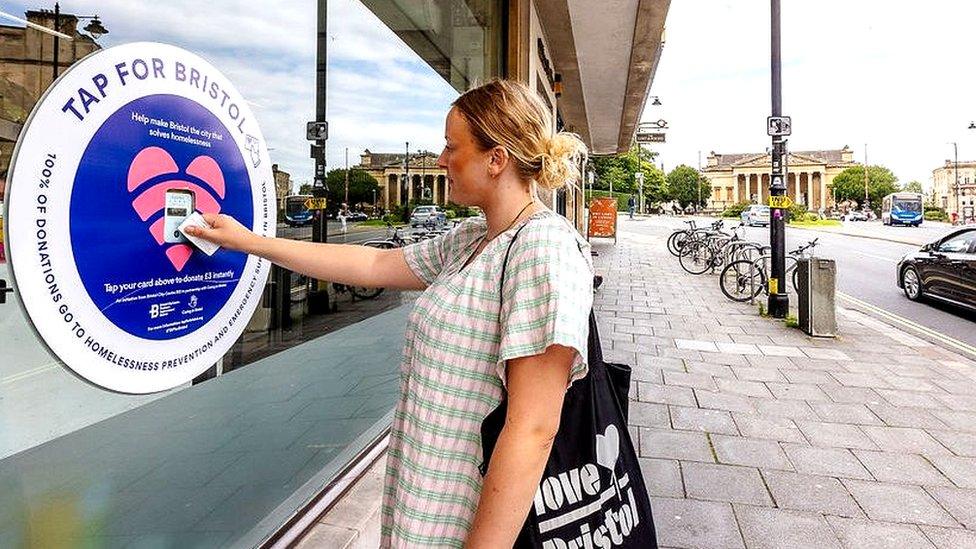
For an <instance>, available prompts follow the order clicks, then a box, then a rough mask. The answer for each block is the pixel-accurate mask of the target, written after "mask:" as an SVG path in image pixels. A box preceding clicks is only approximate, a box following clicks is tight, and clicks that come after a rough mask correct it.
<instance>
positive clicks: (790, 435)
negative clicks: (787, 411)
mask: <svg viewBox="0 0 976 549" xmlns="http://www.w3.org/2000/svg"><path fill="white" fill-rule="evenodd" d="M732 419H733V421H735V424H736V426H737V427H738V428H739V432H740V433H742V436H745V437H750V438H764V439H768V440H778V441H781V442H797V443H806V442H807V440H806V438H804V436H803V433H802V432H801V431H800V429H799V428H797V426H796V424H795V423H794V422H793V420H792V419H790V418H788V417H777V416H758V415H755V414H746V413H739V412H733V413H732Z"/></svg>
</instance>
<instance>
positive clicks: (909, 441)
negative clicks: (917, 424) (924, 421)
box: [861, 425, 950, 455]
mask: <svg viewBox="0 0 976 549" xmlns="http://www.w3.org/2000/svg"><path fill="white" fill-rule="evenodd" d="M861 430H863V431H864V433H865V434H866V435H868V436H869V437H870V438H871V440H873V441H874V442H875V444H877V445H878V448H880V449H882V450H886V451H891V452H902V453H906V454H925V455H940V454H949V453H950V452H949V450H948V449H947V448H946V447H945V446H943V445H942V444H940V443H939V441H937V440H935V439H934V438H932V436H931V435H929V434H928V433H926V432H925V431H923V430H922V429H915V428H913V427H878V426H874V425H864V426H862V427H861Z"/></svg>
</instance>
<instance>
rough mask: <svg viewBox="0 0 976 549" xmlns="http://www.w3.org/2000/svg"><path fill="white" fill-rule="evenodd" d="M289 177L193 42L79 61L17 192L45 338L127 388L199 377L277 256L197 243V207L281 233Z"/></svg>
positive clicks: (56, 97)
mask: <svg viewBox="0 0 976 549" xmlns="http://www.w3.org/2000/svg"><path fill="white" fill-rule="evenodd" d="M274 193H275V185H274V180H273V176H272V174H271V161H270V158H269V157H268V149H267V146H266V143H265V141H264V138H263V136H262V134H261V130H260V129H259V128H258V124H257V120H256V119H255V117H254V115H253V113H252V112H251V109H250V108H249V107H248V104H247V102H246V101H245V100H244V98H243V97H242V96H241V94H240V93H239V92H238V91H237V89H236V88H235V87H234V85H233V84H232V83H231V82H230V81H229V80H227V78H225V77H224V75H222V74H221V73H220V72H219V71H218V70H217V69H216V68H215V67H213V66H212V65H211V64H210V63H208V62H207V61H205V60H203V59H201V58H200V57H198V56H196V55H195V54H193V53H190V52H188V51H185V50H183V49H180V48H177V47H174V46H169V45H165V44H156V43H148V42H141V43H133V44H126V45H122V46H117V47H114V48H110V49H107V50H102V51H99V52H97V53H94V54H92V55H90V56H88V57H86V58H85V59H83V60H82V61H80V62H79V63H77V64H75V65H74V66H72V67H71V68H70V69H69V70H68V71H66V72H65V73H64V74H63V75H62V76H61V77H60V78H59V79H58V80H57V81H56V82H55V83H54V84H53V85H52V86H51V87H50V88H49V89H48V91H47V93H46V94H45V95H44V97H42V98H41V100H40V101H39V102H38V103H37V105H36V106H35V107H34V111H33V112H32V113H31V116H30V118H29V119H28V121H27V123H26V124H25V126H24V130H23V133H22V134H21V137H20V140H19V141H18V144H17V147H16V149H15V151H14V157H13V160H12V164H11V169H10V177H9V184H8V189H7V197H6V198H7V200H6V207H7V229H8V230H7V234H6V235H5V236H6V237H7V239H8V244H9V252H10V257H9V258H8V259H9V261H10V263H11V267H12V272H13V275H14V277H15V279H16V283H17V286H18V289H19V292H20V297H21V301H22V303H23V305H24V308H25V310H26V313H27V315H28V317H29V318H30V320H31V322H32V324H33V326H34V328H35V330H36V331H37V333H38V334H39V335H40V337H41V339H42V340H43V341H44V343H45V344H46V345H47V346H48V348H49V349H50V350H51V352H52V353H54V354H55V355H56V356H57V357H58V358H59V359H60V360H61V361H62V362H63V363H64V365H65V366H66V367H67V368H69V369H70V370H71V371H72V372H74V373H75V374H77V375H78V376H80V377H82V378H83V379H85V380H87V381H89V382H91V383H94V384H96V385H98V386H101V387H104V388H106V389H110V390H113V391H119V392H124V393H150V392H155V391H162V390H165V389H170V388H172V387H176V386H178V385H181V384H183V383H187V382H189V381H190V380H192V379H193V378H194V377H196V376H197V375H199V374H200V373H202V372H203V371H205V370H206V369H207V368H209V367H210V366H211V365H213V364H214V363H216V362H217V361H218V360H220V358H221V357H222V356H223V354H224V353H225V352H226V351H227V350H228V349H229V348H230V346H231V345H232V344H233V343H234V341H235V340H236V339H237V338H238V337H239V336H240V335H241V333H242V332H243V331H244V328H245V326H246V325H247V323H248V321H249V319H250V317H251V314H252V313H253V312H254V309H255V307H256V306H257V304H258V302H259V301H260V299H261V295H262V291H263V289H264V284H265V281H266V279H267V276H268V272H269V270H270V264H269V262H267V261H266V260H263V259H259V258H257V257H254V256H248V255H245V254H242V253H238V252H232V251H229V250H224V249H221V250H219V251H217V252H216V253H215V254H214V255H212V256H208V255H207V254H205V253H203V252H201V251H200V250H198V249H196V248H195V247H194V246H193V245H192V244H191V243H190V242H189V241H187V239H186V238H185V237H184V236H183V235H182V233H181V232H180V231H179V226H180V224H181V223H182V221H183V219H184V218H186V217H187V216H188V215H190V214H191V213H193V212H194V211H198V212H201V213H224V214H227V215H230V216H231V217H233V218H235V219H237V220H238V221H240V222H241V223H242V224H243V225H244V226H245V227H248V228H250V229H252V230H254V231H255V232H256V233H258V234H260V235H265V236H273V235H274V231H275V226H276V221H275V213H276V208H275V204H276V202H275V195H274Z"/></svg>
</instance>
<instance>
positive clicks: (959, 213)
mask: <svg viewBox="0 0 976 549" xmlns="http://www.w3.org/2000/svg"><path fill="white" fill-rule="evenodd" d="M952 154H953V156H954V157H955V164H954V166H955V167H954V168H953V172H955V173H954V174H953V177H955V179H956V185H955V187H956V219H960V220H961V219H962V206H961V202H960V201H959V146H958V145H957V144H956V142H955V141H953V142H952ZM963 222H965V220H963Z"/></svg>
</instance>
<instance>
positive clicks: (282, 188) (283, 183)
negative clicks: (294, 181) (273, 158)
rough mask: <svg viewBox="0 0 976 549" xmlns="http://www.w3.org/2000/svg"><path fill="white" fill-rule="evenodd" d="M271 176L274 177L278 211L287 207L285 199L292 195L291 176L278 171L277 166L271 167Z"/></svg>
mask: <svg viewBox="0 0 976 549" xmlns="http://www.w3.org/2000/svg"><path fill="white" fill-rule="evenodd" d="M271 175H273V176H274V182H275V195H276V196H277V197H278V209H279V210H281V209H283V208H284V207H285V197H286V196H288V195H290V194H291V174H290V173H288V172H284V171H281V170H279V169H278V165H277V164H272V165H271Z"/></svg>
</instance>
